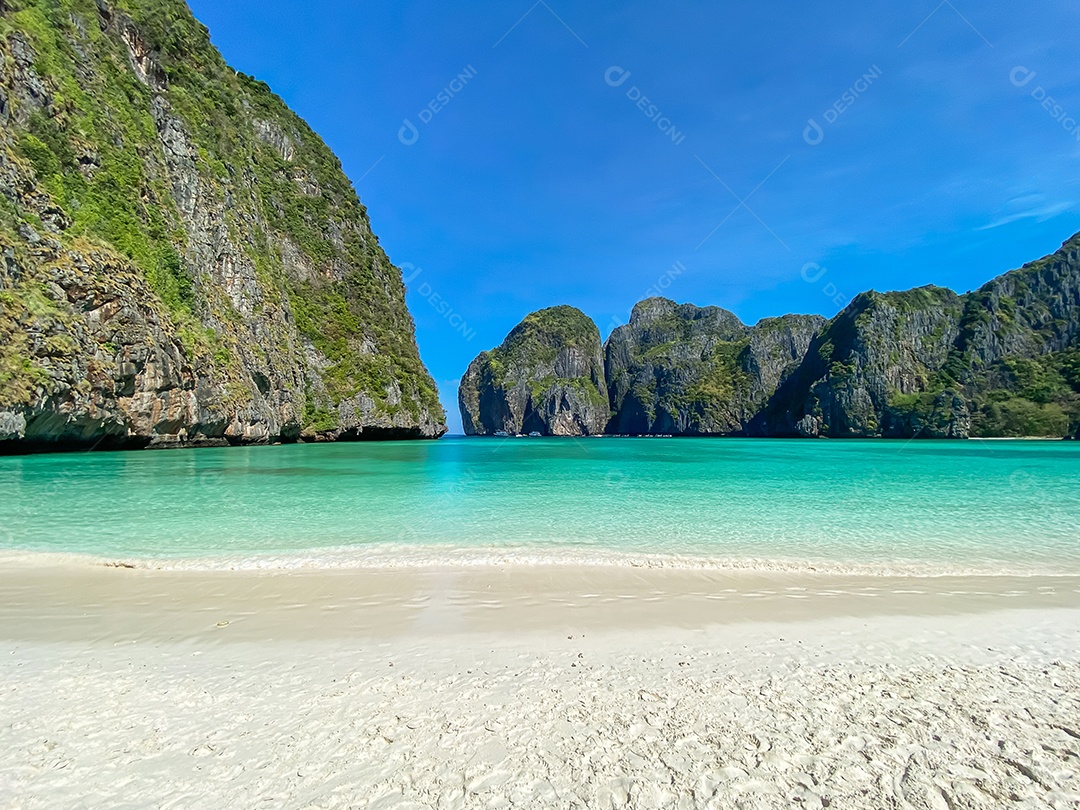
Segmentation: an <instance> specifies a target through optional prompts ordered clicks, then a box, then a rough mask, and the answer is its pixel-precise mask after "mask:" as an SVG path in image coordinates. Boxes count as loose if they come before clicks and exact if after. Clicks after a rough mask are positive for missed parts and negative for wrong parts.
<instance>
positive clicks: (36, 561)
mask: <svg viewBox="0 0 1080 810" xmlns="http://www.w3.org/2000/svg"><path fill="white" fill-rule="evenodd" d="M0 565H8V566H33V567H49V566H63V567H85V566H94V567H100V566H106V567H115V568H135V569H145V570H157V571H201V572H214V571H252V572H258V571H319V570H327V571H341V570H353V569H380V570H381V569H391V570H412V569H443V568H464V569H471V568H477V569H480V568H507V567H528V566H554V567H575V568H644V569H664V570H673V571H717V572H751V573H752V572H757V573H789V574H802V573H807V574H828V575H852V576H880V577H966V576H978V577H992V576H1020V577H1029V576H1030V577H1040V576H1080V571H1076V570H1072V569H1068V570H1066V569H1063V568H1050V567H1040V566H1037V565H1032V566H1020V565H1017V564H1015V563H1013V562H1011V561H1009V562H1006V561H998V560H990V561H987V562H985V563H984V564H982V565H964V564H947V563H935V562H925V561H914V560H912V561H905V560H897V561H890V562H854V561H833V560H808V559H804V560H797V559H762V558H751V557H712V556H707V555H695V554H672V553H641V552H634V551H623V550H603V549H586V548H575V547H567V546H563V547H557V548H538V547H535V546H534V547H506V548H461V547H451V546H441V545H393V544H378V545H372V546H368V547H365V548H357V547H339V548H323V549H311V550H309V551H305V552H282V553H266V554H258V555H251V554H244V555H220V556H207V557H192V558H170V557H112V556H95V555H91V554H79V553H64V552H46V551H13V550H4V551H0Z"/></svg>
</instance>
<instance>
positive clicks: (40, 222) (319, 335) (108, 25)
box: [0, 0, 445, 451]
mask: <svg viewBox="0 0 1080 810" xmlns="http://www.w3.org/2000/svg"><path fill="white" fill-rule="evenodd" d="M0 256H2V261H0V450H9V451H10V450H23V449H60V448H66V447H80V446H85V447H144V446H176V445H192V444H194V445H198V444H224V443H226V442H228V443H258V442H268V441H274V440H285V441H288V440H296V439H305V440H334V439H367V438H384V437H437V436H439V435H441V434H442V433H443V432H445V425H444V414H443V412H442V409H441V407H440V406H439V403H438V398H437V394H436V390H435V386H434V383H433V381H432V380H431V377H430V375H429V374H428V373H427V370H426V369H425V368H424V366H423V364H422V363H421V361H420V357H419V354H418V351H417V348H416V343H415V338H414V327H413V322H412V318H411V317H410V315H409V313H408V311H407V309H406V306H405V299H404V286H403V284H402V280H401V274H400V272H399V271H398V270H397V269H396V268H395V267H394V266H393V265H392V264H391V263H390V261H389V260H388V259H387V257H386V254H385V253H384V252H383V250H382V248H381V247H380V246H379V243H378V239H377V238H376V237H375V235H374V234H372V232H371V228H370V224H369V221H368V217H367V212H366V210H365V208H364V206H363V205H362V204H361V203H360V201H359V199H358V198H357V195H356V192H355V191H354V190H353V188H352V186H351V185H350V183H349V181H348V179H347V178H346V177H345V175H344V174H343V172H342V170H341V166H340V163H339V162H338V160H337V159H336V158H335V157H334V155H333V154H332V153H331V152H330V150H329V149H328V148H327V147H326V145H325V144H324V143H323V142H322V141H321V140H320V139H319V138H318V137H317V136H316V135H315V134H314V133H313V132H312V131H311V130H310V129H309V128H308V127H307V125H306V124H305V123H304V122H303V121H302V120H301V119H300V118H298V117H297V116H296V115H295V114H293V113H292V112H290V111H289V110H288V108H287V107H286V106H285V105H284V103H283V102H282V101H281V100H280V99H279V98H277V97H276V96H275V95H274V94H273V93H272V92H271V91H270V90H269V88H267V87H266V85H264V84H262V83H261V82H258V81H256V80H255V79H252V78H250V77H248V76H244V75H243V74H239V73H236V72H235V71H233V70H232V69H230V68H229V67H228V66H227V65H226V64H225V62H224V61H223V60H222V58H221V56H220V55H219V54H218V52H217V51H216V50H215V49H214V48H213V46H212V45H211V44H210V41H209V36H208V34H207V31H206V29H205V28H204V27H203V26H202V25H200V24H199V23H198V22H197V21H196V20H195V19H194V18H193V17H192V16H191V14H190V12H189V10H188V9H187V6H186V5H185V4H184V3H183V2H182V0H3V2H0Z"/></svg>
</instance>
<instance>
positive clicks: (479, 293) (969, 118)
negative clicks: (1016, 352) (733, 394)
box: [190, 0, 1080, 428]
mask: <svg viewBox="0 0 1080 810" xmlns="http://www.w3.org/2000/svg"><path fill="white" fill-rule="evenodd" d="M190 5H191V7H192V10H193V11H194V12H195V14H196V16H198V17H199V18H200V19H201V20H202V21H203V22H204V23H206V24H207V26H209V28H210V31H211V35H212V37H213V40H214V43H215V44H216V45H217V46H218V47H219V48H220V49H221V51H222V52H223V53H224V55H225V57H226V59H227V60H228V61H229V62H230V64H232V65H233V66H234V67H235V68H237V69H238V70H242V71H244V72H246V73H250V74H253V75H255V76H257V77H258V78H260V79H262V80H264V81H266V82H267V83H269V84H270V86H271V87H272V88H273V89H274V90H275V91H276V92H277V93H278V94H279V95H281V96H282V98H284V99H285V101H286V102H287V103H288V104H289V105H290V106H292V108H293V109H294V110H296V111H297V112H298V113H299V114H300V115H301V116H303V117H304V118H305V119H306V120H307V121H308V122H309V123H310V124H311V125H312V127H313V128H314V129H315V130H316V131H317V132H319V133H320V134H321V135H322V136H323V138H324V139H325V140H326V141H327V143H329V144H330V146H331V147H332V148H333V149H334V150H335V151H336V152H337V154H338V155H339V156H340V157H341V160H342V163H343V164H344V166H345V170H346V172H347V173H348V174H349V176H350V177H351V178H352V179H353V182H354V183H355V185H356V187H357V190H358V191H359V193H360V197H361V199H362V200H363V201H364V203H365V204H366V205H367V206H368V209H369V213H370V215H371V219H372V224H373V227H374V229H375V231H376V233H378V234H379V236H380V239H381V241H382V244H383V246H384V247H385V249H386V251H387V253H388V254H389V255H390V257H391V259H392V260H393V261H394V262H395V263H397V264H398V265H401V266H403V267H404V269H405V276H406V278H407V279H408V280H409V281H408V287H409V304H410V309H411V311H412V313H413V316H414V318H415V319H416V324H417V333H418V339H419V343H420V351H421V354H422V356H423V358H424V360H425V362H426V363H427V364H428V367H429V368H430V369H431V371H432V374H433V375H434V377H435V378H436V380H437V382H438V383H439V387H440V390H441V392H442V396H443V401H444V403H445V404H446V406H447V411H448V415H449V416H450V419H451V425H452V428H457V427H458V426H459V425H460V421H459V419H458V415H457V406H456V384H457V379H458V378H459V377H460V375H461V373H462V372H463V371H464V369H465V367H466V366H467V365H468V363H469V361H470V360H471V359H472V358H473V357H474V356H475V355H476V354H478V353H479V352H480V351H483V350H484V349H488V348H490V347H492V346H494V345H496V344H498V343H499V342H501V341H502V339H503V337H504V336H505V335H506V333H507V332H508V331H509V330H510V329H511V328H512V327H513V326H514V325H515V324H516V323H517V322H518V321H519V320H520V319H521V318H522V317H523V316H524V315H526V314H527V313H529V312H531V311H533V310H535V309H539V308H542V307H546V306H552V305H555V304H562V303H568V304H573V305H574V306H577V307H580V308H581V309H582V310H584V311H585V312H586V313H587V314H589V315H590V316H592V317H593V318H594V319H595V320H596V322H597V325H598V326H599V327H600V329H601V332H602V333H603V334H604V336H605V337H606V335H607V333H608V332H609V331H610V329H611V328H612V326H613V325H614V324H616V323H619V322H623V321H625V320H626V318H627V316H628V312H629V310H630V308H631V307H632V306H633V304H634V303H635V302H636V301H637V300H639V299H641V298H643V297H645V296H646V295H648V294H650V293H654V292H655V291H658V290H659V291H662V292H663V294H665V295H667V296H668V297H670V298H674V299H675V300H677V301H680V302H692V303H696V304H699V305H706V304H715V305H718V306H722V307H725V308H727V309H730V310H732V311H734V312H735V313H736V314H738V315H739V316H740V317H741V318H742V319H743V320H744V321H746V322H750V323H752V322H754V321H756V320H758V319H759V318H762V317H766V316H769V315H779V314H782V313H784V312H814V313H820V314H823V315H826V316H832V315H834V314H835V313H836V312H837V311H838V310H839V309H840V308H841V306H842V304H843V303H844V302H845V301H846V300H848V299H850V298H851V297H852V296H854V295H855V294H856V293H858V292H860V291H862V290H865V289H870V288H874V289H878V290H888V289H903V288H908V287H912V286H917V285H921V284H927V283H931V282H933V283H937V284H942V285H945V286H949V287H952V288H954V289H956V290H957V291H959V292H963V291H966V290H968V289H972V288H974V287H977V286H979V285H980V284H981V283H982V282H984V281H985V280H987V279H989V278H991V277H992V276H994V275H997V274H998V273H1000V272H1003V271H1005V270H1008V269H1010V268H1012V267H1016V266H1018V265H1019V264H1022V263H1023V262H1025V261H1029V260H1032V259H1035V258H1038V257H1039V256H1042V255H1044V254H1045V253H1048V252H1051V251H1053V250H1054V249H1056V248H1057V247H1058V245H1060V243H1061V242H1062V241H1063V240H1065V239H1066V238H1067V237H1069V236H1070V235H1071V234H1072V233H1073V232H1075V231H1077V230H1080V62H1078V61H1077V60H1076V58H1075V43H1074V42H1073V39H1074V37H1072V35H1071V33H1070V32H1075V31H1076V30H1077V29H1078V23H1080V7H1077V5H1076V4H1075V2H1071V0H1046V1H1045V2H1042V3H1039V4H1037V5H1035V4H1025V6H1024V7H1019V6H1017V5H1016V4H1012V3H1004V2H995V3H985V2H984V3H975V2H973V0H946V2H940V3H939V2H938V1H937V0H926V1H925V2H923V1H922V0H919V2H911V3H890V4H869V5H868V4H865V3H856V2H848V1H847V0H840V2H832V3H828V4H810V3H794V2H792V3H787V2H784V3H780V2H774V3H768V4H758V5H757V6H751V4H747V3H716V2H715V1H714V2H706V1H705V0H700V1H699V0H667V1H666V2H664V3H660V2H633V1H631V2H622V3H598V2H579V3H570V2H568V0H543V1H542V2H536V3H535V4H534V3H533V0H521V2H516V1H515V2H508V1H505V0H504V2H492V1H490V0H478V1H477V2H474V3H470V4H468V5H467V6H464V7H456V6H452V5H451V4H447V3H439V2H434V1H433V0H418V2H412V3H409V4H407V5H406V4H402V3H394V2H386V1H385V0H372V1H371V2H364V3H360V2H357V0H309V2H306V3H304V4H303V6H304V11H303V12H298V11H297V6H298V4H296V3H286V2H282V1H281V0H257V2H256V0H230V2H228V3H223V2H220V0H190ZM1033 6H1034V7H1033ZM459 75H461V76H462V77H463V78H462V79H457V77H458V76H459ZM440 93H443V98H444V101H443V102H440V101H439V95H440ZM643 97H644V100H643ZM433 102H434V105H433V107H434V109H433V107H432V106H429V105H432V103H433ZM425 109H426V110H427V112H424V110H425ZM406 119H408V120H409V121H410V122H411V123H412V124H413V126H414V127H415V132H413V130H411V129H408V128H407V127H406V129H405V130H404V131H403V130H402V128H403V126H405V121H406ZM811 121H813V122H814V123H811ZM815 124H816V126H815ZM399 135H400V136H401V137H399ZM403 141H414V142H411V143H405V142H403ZM808 279H809V280H808ZM434 296H437V298H434V303H433V297H434Z"/></svg>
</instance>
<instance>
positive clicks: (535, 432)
mask: <svg viewBox="0 0 1080 810" xmlns="http://www.w3.org/2000/svg"><path fill="white" fill-rule="evenodd" d="M529 436H531V437H533V438H537V439H538V438H540V431H539V430H534V431H533V432H532V433H530V434H529Z"/></svg>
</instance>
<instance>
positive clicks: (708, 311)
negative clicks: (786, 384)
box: [606, 298, 825, 435]
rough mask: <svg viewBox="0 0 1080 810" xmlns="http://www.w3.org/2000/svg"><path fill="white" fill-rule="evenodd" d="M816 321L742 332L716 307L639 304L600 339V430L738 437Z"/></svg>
mask: <svg viewBox="0 0 1080 810" xmlns="http://www.w3.org/2000/svg"><path fill="white" fill-rule="evenodd" d="M824 323H825V319H824V318H821V317H818V316H801V315H788V316H785V317H783V318H769V319H766V320H763V321H761V322H760V323H759V324H757V325H756V326H753V327H748V326H746V325H745V324H743V323H742V321H740V320H739V319H738V318H737V317H736V316H735V315H733V314H732V313H730V312H728V311H726V310H723V309H720V308H718V307H696V306H693V305H692V304H681V305H679V304H676V303H675V302H673V301H669V300H667V299H665V298H650V299H647V300H645V301H642V302H641V303H639V304H638V305H637V306H635V307H634V309H633V311H632V313H631V316H630V322H629V323H628V324H626V325H624V326H620V327H618V328H617V329H615V330H614V332H612V334H611V336H610V337H609V339H608V342H607V346H606V372H607V384H608V394H609V399H610V403H611V409H612V417H611V421H610V423H609V425H608V432H609V433H616V434H623V433H627V434H635V435H636V434H657V433H659V434H665V433H671V434H676V433H677V434H680V435H733V434H739V433H742V432H743V431H744V430H745V428H746V426H747V424H748V423H749V421H750V420H751V419H752V418H753V416H754V415H755V414H756V413H757V412H758V411H759V410H760V409H761V407H762V405H764V403H765V402H766V401H767V400H768V398H769V396H770V395H771V394H772V393H773V391H775V390H776V387H777V385H778V384H779V383H780V381H781V380H783V379H784V378H785V377H786V376H787V375H788V374H790V373H791V371H792V370H793V369H794V368H795V367H796V366H797V365H798V364H799V361H800V360H801V359H802V357H803V355H804V354H805V353H806V349H807V346H808V345H809V343H810V341H811V339H812V338H813V336H814V334H815V333H816V332H817V331H818V329H820V328H821V326H822V325H823V324H824Z"/></svg>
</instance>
